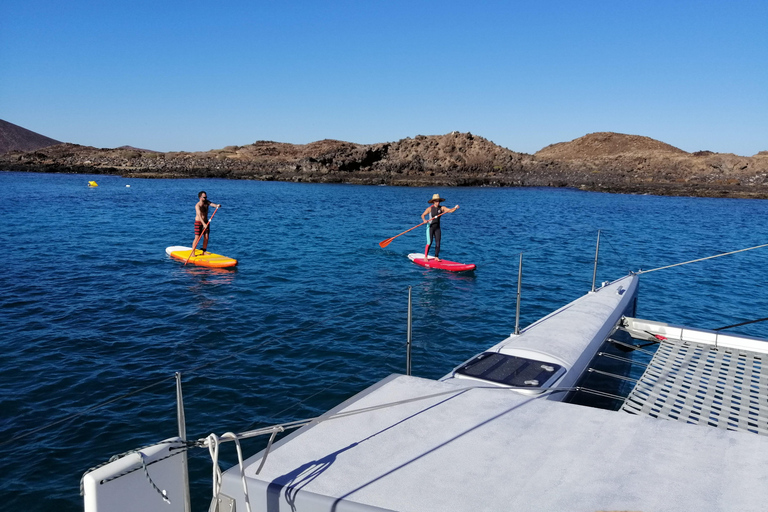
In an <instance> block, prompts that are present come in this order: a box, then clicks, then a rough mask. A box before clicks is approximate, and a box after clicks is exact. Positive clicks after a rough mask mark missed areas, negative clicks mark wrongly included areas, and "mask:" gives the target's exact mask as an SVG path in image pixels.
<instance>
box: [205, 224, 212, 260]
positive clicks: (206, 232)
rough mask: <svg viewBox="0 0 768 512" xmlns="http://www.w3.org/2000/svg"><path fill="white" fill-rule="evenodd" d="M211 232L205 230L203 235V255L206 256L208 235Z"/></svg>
mask: <svg viewBox="0 0 768 512" xmlns="http://www.w3.org/2000/svg"><path fill="white" fill-rule="evenodd" d="M209 231H211V229H210V228H208V229H206V230H205V234H204V235H203V254H205V251H207V250H208V234H209Z"/></svg>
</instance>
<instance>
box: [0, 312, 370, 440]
mask: <svg viewBox="0 0 768 512" xmlns="http://www.w3.org/2000/svg"><path fill="white" fill-rule="evenodd" d="M376 302H379V299H374V300H371V301H368V302H366V303H365V304H363V305H362V306H355V307H354V309H358V308H360V307H365V306H369V305H371V304H374V303H376ZM346 313H347V311H344V312H342V313H339V314H337V315H334V316H331V317H327V318H324V319H323V320H322V321H317V322H313V325H322V324H323V323H324V322H327V321H328V320H330V319H333V318H337V317H339V316H342V315H344V314H346ZM293 330H302V328H296V329H293ZM293 330H292V331H293ZM287 336H289V334H284V335H280V336H276V337H274V338H270V339H267V340H265V341H264V342H263V343H261V344H259V345H256V346H253V347H250V348H247V349H245V350H241V351H240V352H235V353H233V354H230V355H228V356H225V357H222V358H219V359H215V360H213V361H209V362H207V363H203V364H201V365H198V366H195V367H193V368H191V369H189V370H186V371H185V372H183V373H185V374H186V373H194V372H197V371H200V370H202V369H204V368H206V367H208V366H211V365H214V364H217V363H220V362H222V361H226V360H227V359H231V358H233V357H236V356H238V355H241V354H246V353H248V352H251V351H253V350H256V349H259V348H261V347H263V346H265V345H267V344H268V343H272V342H273V341H274V340H275V339H283V340H285V339H287ZM175 378H176V376H175V375H173V376H170V377H165V378H163V379H160V380H158V381H156V382H153V383H152V384H148V385H147V386H144V387H142V388H139V389H137V390H134V391H131V392H129V393H125V394H123V395H120V396H117V397H115V398H112V399H109V400H107V401H104V402H101V403H98V404H96V405H92V406H91V407H88V408H86V409H84V410H82V411H80V412H76V413H73V414H70V415H69V416H65V417H64V418H61V419H59V420H56V421H53V422H51V423H48V424H46V425H43V426H41V427H37V428H35V429H32V430H29V431H27V432H23V433H21V434H18V435H15V436H13V437H11V438H10V439H6V440H4V441H0V446H5V445H6V444H10V443H12V442H14V441H17V440H19V439H22V438H25V437H27V436H30V435H32V434H36V433H37V432H40V431H41V430H46V429H48V428H51V427H54V426H56V425H59V424H61V423H65V422H67V421H69V420H73V419H75V418H77V417H79V416H82V415H83V414H86V413H89V412H91V411H95V410H96V409H100V408H102V407H105V406H107V405H109V404H112V403H114V402H117V401H119V400H122V399H123V398H128V397H130V396H133V395H135V394H137V393H141V392H143V391H147V390H148V389H151V388H153V387H155V386H158V385H160V384H163V383H165V382H167V381H169V380H172V379H175Z"/></svg>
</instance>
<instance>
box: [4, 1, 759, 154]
mask: <svg viewBox="0 0 768 512" xmlns="http://www.w3.org/2000/svg"><path fill="white" fill-rule="evenodd" d="M0 119H4V120H6V121H8V122H11V123H14V124H17V125H20V126H23V127H24V128H28V129H30V130H33V131H35V132H38V133H41V134H43V135H46V136H48V137H52V138H55V139H58V140H62V141H65V142H74V143H77V144H83V145H89V146H96V147H117V146H122V145H131V146H136V147H140V148H146V149H154V150H159V151H181V150H183V151H202V150H208V149H215V148H222V147H224V146H229V145H246V144H251V143H253V142H255V141H257V140H274V141H279V142H291V143H296V144H305V143H308V142H312V141H315V140H320V139H326V138H327V139H339V140H345V141H350V142H357V143H364V144H367V143H376V142H387V141H396V140H399V139H402V138H405V137H413V136H415V135H437V134H445V133H448V132H451V131H454V130H458V131H461V132H467V131H469V132H472V133H474V134H477V135H481V136H483V137H485V138H487V139H490V140H492V141H493V142H495V143H496V144H499V145H501V146H504V147H507V148H509V149H511V150H514V151H521V152H525V153H534V152H536V151H538V150H540V149H541V148H543V147H545V146H547V145H549V144H553V143H556V142H563V141H568V140H572V139H575V138H578V137H581V136H583V135H586V134H587V133H592V132H601V131H613V132H619V133H628V134H633V135H645V136H648V137H652V138H654V139H657V140H661V141H663V142H666V143H669V144H672V145H673V146H677V147H679V148H681V149H684V150H686V151H699V150H710V151H716V152H723V153H736V154H739V155H744V156H751V155H753V154H755V153H757V152H758V151H763V150H768V1H766V0H754V1H747V0H716V1H713V0H698V1H675V0H664V1H655V0H648V1H644V0H636V1H627V0H612V1H607V0H606V1H589V0H563V1H554V0H526V1H515V0H505V1H482V0H479V1H478V2H470V1H466V0H465V1H458V0H442V1H439V2H438V1H432V0H429V1H420V0H407V1H404V0H389V1H373V0H357V1H333V0H325V1H310V0H299V1H289V0H285V1H264V0H250V1H244V0H232V1H229V0H220V1H218V2H213V1H200V0H184V1H178V0H168V1H165V0H154V1H147V0H131V1H130V2H128V1H124V0H107V1H105V0H98V1H96V0H67V1H62V0H55V1H54V0H3V1H2V2H0Z"/></svg>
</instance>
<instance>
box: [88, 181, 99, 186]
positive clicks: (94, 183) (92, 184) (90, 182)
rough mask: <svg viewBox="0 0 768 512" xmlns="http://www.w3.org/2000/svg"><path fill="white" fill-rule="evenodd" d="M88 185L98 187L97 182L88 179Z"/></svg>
mask: <svg viewBox="0 0 768 512" xmlns="http://www.w3.org/2000/svg"><path fill="white" fill-rule="evenodd" d="M88 186H89V187H98V186H99V184H98V183H96V182H95V181H89V182H88Z"/></svg>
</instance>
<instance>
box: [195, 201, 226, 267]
mask: <svg viewBox="0 0 768 512" xmlns="http://www.w3.org/2000/svg"><path fill="white" fill-rule="evenodd" d="M210 205H213V206H215V207H216V208H221V205H220V204H216V203H212V202H210V201H209V200H208V194H206V192H205V191H204V190H203V191H202V192H200V193H198V194H197V204H196V205H195V242H194V243H195V244H197V242H198V241H199V237H200V234H201V233H203V230H205V233H204V234H203V254H205V251H206V250H207V248H208V235H209V234H210V232H211V230H210V228H209V229H205V228H207V227H208V224H209V222H208V206H210ZM192 249H193V250H194V245H193V247H192Z"/></svg>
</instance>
